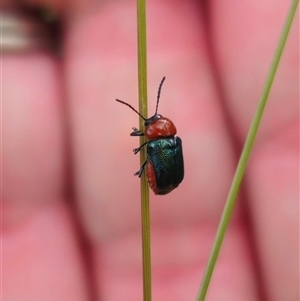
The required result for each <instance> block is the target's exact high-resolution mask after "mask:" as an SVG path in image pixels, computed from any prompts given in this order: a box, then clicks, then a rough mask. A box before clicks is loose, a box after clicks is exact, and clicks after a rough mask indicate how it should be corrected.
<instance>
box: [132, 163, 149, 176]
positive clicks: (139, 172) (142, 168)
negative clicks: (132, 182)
mask: <svg viewBox="0 0 300 301" xmlns="http://www.w3.org/2000/svg"><path fill="white" fill-rule="evenodd" d="M146 164H147V161H145V162H144V163H143V164H142V166H141V168H140V169H139V170H138V171H137V172H135V173H134V175H135V176H138V177H139V178H140V177H141V176H142V174H143V171H144V169H145V166H146Z"/></svg>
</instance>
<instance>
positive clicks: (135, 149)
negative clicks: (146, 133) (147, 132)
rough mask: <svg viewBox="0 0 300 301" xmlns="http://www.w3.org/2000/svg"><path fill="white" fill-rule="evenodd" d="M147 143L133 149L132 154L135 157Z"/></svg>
mask: <svg viewBox="0 0 300 301" xmlns="http://www.w3.org/2000/svg"><path fill="white" fill-rule="evenodd" d="M148 142H149V141H146V142H145V143H143V144H141V145H140V146H139V147H138V148H134V149H133V152H134V154H135V155H136V154H137V153H138V152H139V151H140V150H141V149H142V148H143V147H144V146H145V145H146V144H147V143H148Z"/></svg>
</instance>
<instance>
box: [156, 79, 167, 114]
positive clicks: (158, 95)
mask: <svg viewBox="0 0 300 301" xmlns="http://www.w3.org/2000/svg"><path fill="white" fill-rule="evenodd" d="M165 79H166V77H165V76H164V77H163V78H162V80H161V82H160V84H159V87H158V92H157V101H156V109H155V114H154V115H156V114H157V109H158V103H159V98H160V92H161V87H162V85H163V83H164V81H165Z"/></svg>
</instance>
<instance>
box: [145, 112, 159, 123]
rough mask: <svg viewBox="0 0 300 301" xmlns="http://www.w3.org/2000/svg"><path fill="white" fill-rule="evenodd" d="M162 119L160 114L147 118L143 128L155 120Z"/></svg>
mask: <svg viewBox="0 0 300 301" xmlns="http://www.w3.org/2000/svg"><path fill="white" fill-rule="evenodd" d="M160 118H162V116H161V115H160V114H155V115H153V116H152V117H150V118H148V119H146V120H145V126H147V125H149V124H150V123H152V122H154V121H155V120H157V119H160Z"/></svg>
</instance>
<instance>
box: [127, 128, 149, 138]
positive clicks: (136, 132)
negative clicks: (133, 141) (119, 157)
mask: <svg viewBox="0 0 300 301" xmlns="http://www.w3.org/2000/svg"><path fill="white" fill-rule="evenodd" d="M132 129H133V132H132V133H130V136H144V135H145V134H144V133H143V132H141V131H140V130H139V129H137V128H136V127H133V128H132Z"/></svg>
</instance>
